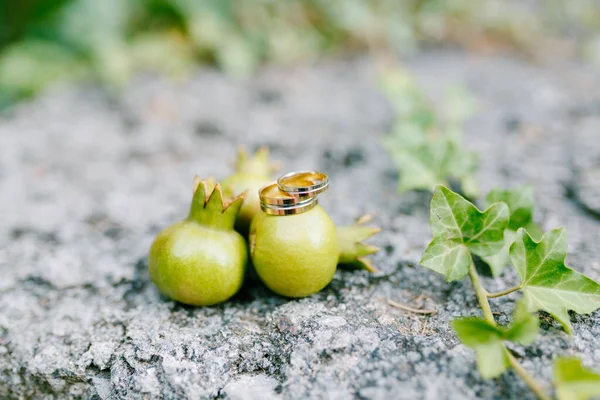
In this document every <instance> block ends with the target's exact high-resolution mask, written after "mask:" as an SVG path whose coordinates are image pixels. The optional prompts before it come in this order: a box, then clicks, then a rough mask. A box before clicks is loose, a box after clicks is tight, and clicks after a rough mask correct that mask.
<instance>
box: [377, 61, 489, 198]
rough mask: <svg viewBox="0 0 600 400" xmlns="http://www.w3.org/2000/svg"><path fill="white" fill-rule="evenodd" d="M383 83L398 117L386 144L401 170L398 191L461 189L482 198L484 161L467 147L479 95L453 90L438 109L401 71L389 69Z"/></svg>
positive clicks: (471, 196)
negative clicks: (468, 124) (466, 137)
mask: <svg viewBox="0 0 600 400" xmlns="http://www.w3.org/2000/svg"><path fill="white" fill-rule="evenodd" d="M379 83H380V87H381V89H382V91H383V93H384V94H385V95H386V97H387V98H388V100H389V101H390V103H391V105H392V106H393V108H394V112H395V115H396V118H395V121H394V124H393V126H392V131H391V132H390V134H389V135H387V136H385V138H384V143H383V144H384V147H385V148H386V150H387V151H388V152H389V153H390V155H391V157H392V160H393V161H394V162H395V164H396V165H397V167H398V169H399V170H400V180H399V182H398V191H399V192H401V193H403V192H407V191H411V190H415V189H422V190H430V191H433V190H434V188H435V187H436V186H437V185H445V186H450V185H451V184H452V183H457V184H459V185H460V191H461V192H462V193H463V194H464V195H465V196H467V197H470V198H474V197H476V196H477V194H478V186H477V183H476V181H475V177H474V174H475V172H476V171H477V167H478V162H479V160H478V157H477V154H476V153H474V152H472V151H469V150H467V149H466V148H465V146H464V143H463V142H464V140H463V131H464V125H465V123H466V121H467V120H468V119H469V118H470V117H471V115H472V114H473V113H474V112H475V109H476V103H475V99H474V97H473V95H472V94H471V93H470V92H468V91H467V90H466V89H465V88H464V87H462V86H452V87H448V88H447V90H446V94H445V96H444V101H443V104H442V105H441V107H439V109H438V108H436V107H434V105H433V104H432V103H431V102H430V101H429V99H428V98H427V96H426V94H425V92H424V91H423V89H422V88H421V86H420V85H419V84H418V82H417V81H416V80H415V79H414V78H413V77H412V76H411V75H410V73H409V72H408V71H406V70H405V69H403V68H402V67H401V66H400V65H396V66H393V67H387V70H386V71H384V72H383V73H382V74H381V76H380V80H379Z"/></svg>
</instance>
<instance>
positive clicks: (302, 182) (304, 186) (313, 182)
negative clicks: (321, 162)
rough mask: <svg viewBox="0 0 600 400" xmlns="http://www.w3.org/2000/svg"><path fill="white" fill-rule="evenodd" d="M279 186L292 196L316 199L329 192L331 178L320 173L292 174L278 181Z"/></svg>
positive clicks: (304, 172)
mask: <svg viewBox="0 0 600 400" xmlns="http://www.w3.org/2000/svg"><path fill="white" fill-rule="evenodd" d="M277 186H279V190H281V191H282V192H285V193H287V194H289V195H291V196H295V197H299V198H309V197H315V196H317V195H319V194H320V193H323V192H324V191H325V190H327V187H328V186H329V177H328V176H327V174H325V173H323V172H318V171H301V172H290V173H289V174H285V175H283V176H282V177H280V178H279V179H277Z"/></svg>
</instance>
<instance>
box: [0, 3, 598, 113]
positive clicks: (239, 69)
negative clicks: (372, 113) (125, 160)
mask: <svg viewBox="0 0 600 400" xmlns="http://www.w3.org/2000/svg"><path fill="white" fill-rule="evenodd" d="M440 45H446V46H448V45H449V46H458V47H461V48H466V49H467V50H469V51H472V52H480V53H481V52H499V51H501V52H514V53H518V54H520V55H522V56H523V57H527V58H529V59H531V60H533V61H535V62H548V61H553V60H557V59H558V60H569V59H579V60H583V61H584V62H589V63H596V64H600V1H598V0H572V1H563V0H522V1H521V0H513V1H508V0H487V1H473V0H403V1H397V0H344V1H329V0H287V1H276V0H102V1H98V0H20V1H14V0H2V1H0V106H1V107H3V108H6V107H8V106H10V105H11V104H14V103H15V102H18V101H19V100H21V99H23V98H26V97H30V96H34V95H36V94H37V93H39V92H40V91H42V90H44V89H45V88H47V87H48V86H49V85H52V84H55V83H57V82H64V81H77V80H81V81H87V82H90V81H91V82H100V83H101V84H102V85H103V86H104V87H106V88H108V90H111V91H116V92H118V90H119V88H120V87H122V86H123V85H124V84H126V83H127V82H128V80H129V79H130V78H131V77H132V76H133V75H134V74H136V73H140V72H151V73H159V74H164V75H168V76H170V77H173V78H174V79H185V77H186V76H187V75H188V74H189V73H190V71H192V70H193V69H194V68H198V67H203V66H211V67H212V66H216V67H217V68H219V69H221V70H223V71H224V72H226V73H227V74H231V75H233V76H236V77H247V76H250V75H252V73H253V72H255V71H256V69H257V68H259V67H260V66H261V65H262V64H265V63H274V64H283V65H290V64H297V63H306V62H310V61H313V60H315V59H319V58H322V57H339V56H340V55H343V54H348V53H356V52H364V51H368V52H370V53H372V54H381V53H383V54H390V53H395V54H399V55H401V56H402V55H407V54H410V53H411V52H414V51H415V50H417V49H419V48H423V47H432V46H440Z"/></svg>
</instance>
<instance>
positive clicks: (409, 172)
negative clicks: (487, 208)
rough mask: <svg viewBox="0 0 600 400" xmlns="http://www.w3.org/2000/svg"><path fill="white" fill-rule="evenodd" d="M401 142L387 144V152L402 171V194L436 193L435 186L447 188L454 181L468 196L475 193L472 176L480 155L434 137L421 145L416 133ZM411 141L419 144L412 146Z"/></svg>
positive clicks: (449, 140) (442, 138)
mask: <svg viewBox="0 0 600 400" xmlns="http://www.w3.org/2000/svg"><path fill="white" fill-rule="evenodd" d="M399 139H401V140H396V141H394V142H393V143H394V144H393V145H392V146H389V145H388V149H389V150H390V153H391V155H392V158H393V159H394V161H395V162H396V164H397V165H398V168H399V169H400V182H399V186H398V190H399V191H400V192H407V191H410V190H415V189H426V190H433V189H434V188H435V186H436V185H448V184H449V182H450V180H451V179H453V178H454V179H457V180H458V181H460V182H461V186H462V187H463V188H464V189H466V190H465V193H466V194H468V195H473V194H475V193H474V191H475V189H474V186H473V185H472V174H473V173H474V172H475V171H476V170H477V164H478V157H477V154H475V153H474V152H470V151H465V150H464V149H461V148H460V147H459V146H457V145H456V144H455V143H454V142H453V141H452V140H451V139H450V138H449V137H434V138H430V139H428V140H425V139H424V140H421V141H420V143H418V142H419V140H418V139H417V138H415V134H414V133H413V134H412V137H410V138H408V137H402V138H399ZM411 141H412V143H418V144H415V145H410V144H411ZM390 142H392V141H388V143H390ZM467 192H468V193H467Z"/></svg>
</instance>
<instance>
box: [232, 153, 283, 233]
mask: <svg viewBox="0 0 600 400" xmlns="http://www.w3.org/2000/svg"><path fill="white" fill-rule="evenodd" d="M234 167H235V173H234V174H233V175H231V176H229V177H227V178H225V179H223V180H222V181H221V186H222V187H223V193H224V194H225V196H227V197H233V196H234V195H235V194H236V193H241V192H243V191H246V190H247V191H248V193H247V195H246V198H245V199H244V203H243V204H242V209H241V210H240V213H239V215H238V217H237V220H236V222H235V229H236V230H237V231H238V232H240V233H241V234H242V235H244V236H245V235H247V234H248V232H249V230H250V224H251V223H252V219H253V218H254V216H255V215H257V214H258V213H260V199H259V197H258V191H259V189H260V188H261V187H263V186H265V185H266V184H268V183H269V182H271V180H272V179H271V176H270V175H271V173H272V172H273V171H275V170H277V166H276V165H274V164H271V163H269V150H268V149H267V148H266V147H261V148H260V149H258V151H257V152H256V153H255V154H254V155H253V156H248V154H247V153H246V152H245V151H244V150H243V149H240V150H239V154H238V159H237V161H236V162H235V166H234Z"/></svg>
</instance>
